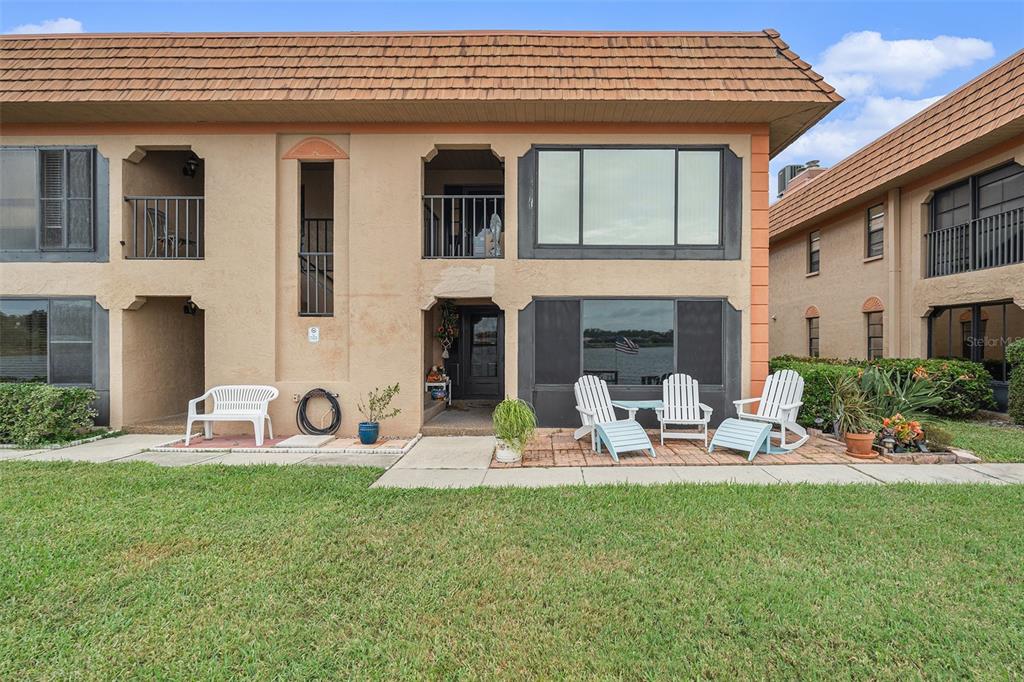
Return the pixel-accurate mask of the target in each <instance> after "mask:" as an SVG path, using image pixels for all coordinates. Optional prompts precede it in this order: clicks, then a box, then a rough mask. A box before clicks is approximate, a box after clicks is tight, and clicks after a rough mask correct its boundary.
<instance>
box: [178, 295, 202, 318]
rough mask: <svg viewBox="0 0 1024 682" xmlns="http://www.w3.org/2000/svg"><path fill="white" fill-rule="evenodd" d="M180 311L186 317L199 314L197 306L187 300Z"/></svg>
mask: <svg viewBox="0 0 1024 682" xmlns="http://www.w3.org/2000/svg"><path fill="white" fill-rule="evenodd" d="M181 311H182V312H183V313H185V314H186V315H195V314H196V313H198V312H199V306H197V305H196V304H195V303H193V302H192V300H191V299H189V300H188V301H185V305H183V306H182V308H181Z"/></svg>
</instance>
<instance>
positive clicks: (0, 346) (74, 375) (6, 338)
mask: <svg viewBox="0 0 1024 682" xmlns="http://www.w3.org/2000/svg"><path fill="white" fill-rule="evenodd" d="M93 306H94V302H93V300H92V299H73V298H53V299H46V298H43V299H23V298H12V299H2V300H0V381H5V382H45V383H51V384H58V385H70V386H91V385H92V384H93V381H94V378H93V344H94V342H95V330H94V324H93Z"/></svg>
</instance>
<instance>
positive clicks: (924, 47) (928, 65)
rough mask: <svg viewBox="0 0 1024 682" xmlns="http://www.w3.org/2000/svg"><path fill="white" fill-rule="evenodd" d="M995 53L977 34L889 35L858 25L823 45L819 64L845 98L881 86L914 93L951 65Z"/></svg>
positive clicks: (966, 63)
mask: <svg viewBox="0 0 1024 682" xmlns="http://www.w3.org/2000/svg"><path fill="white" fill-rule="evenodd" d="M993 55H995V48H994V47H993V46H992V43H990V42H988V41H985V40H981V39H979V38H957V37H954V36H936V37H935V38H931V39H927V40H886V39H885V38H883V37H882V34H881V33H879V32H877V31H860V32H857V33H847V34H846V35H845V36H843V38H842V40H840V41H839V42H838V43H836V44H835V45H832V46H831V47H829V48H828V49H827V50H825V53H824V55H823V58H822V60H821V61H820V62H819V63H818V65H817V67H818V68H817V70H818V71H819V72H820V73H821V74H822V75H824V76H825V80H827V81H828V82H829V83H831V84H832V85H833V86H835V88H836V90H838V91H839V93H840V94H841V95H843V96H844V97H847V98H849V97H851V96H857V95H862V94H866V93H868V92H872V91H874V92H877V91H879V90H889V91H893V92H904V93H909V94H915V95H916V94H918V93H920V92H921V90H922V89H924V87H925V85H927V83H928V82H929V81H930V80H932V79H934V78H937V77H938V76H941V75H942V74H944V73H946V72H947V71H950V70H952V69H957V68H962V67H965V66H970V65H971V64H973V63H974V62H976V61H978V60H980V59H988V58H990V57H992V56H993Z"/></svg>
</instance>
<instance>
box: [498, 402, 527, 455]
mask: <svg viewBox="0 0 1024 682" xmlns="http://www.w3.org/2000/svg"><path fill="white" fill-rule="evenodd" d="M492 420H493V421H494V435H495V436H497V438H498V448H497V451H496V452H495V458H496V459H497V460H498V461H499V462H505V463H511V462H518V461H519V460H520V459H522V457H523V450H525V449H526V445H527V443H529V442H530V439H531V438H533V432H534V431H535V430H536V429H537V415H535V414H534V413H533V408H532V407H530V405H529V403H527V402H526V401H524V400H519V399H516V398H505V399H504V400H502V401H501V402H500V403H498V406H497V407H495V408H494V415H493V417H492Z"/></svg>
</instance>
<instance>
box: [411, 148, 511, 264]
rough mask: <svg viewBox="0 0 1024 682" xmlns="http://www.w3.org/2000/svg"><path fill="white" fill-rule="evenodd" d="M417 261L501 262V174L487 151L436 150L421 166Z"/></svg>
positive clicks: (499, 163)
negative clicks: (420, 245)
mask: <svg viewBox="0 0 1024 682" xmlns="http://www.w3.org/2000/svg"><path fill="white" fill-rule="evenodd" d="M423 189H424V191H423V257H424V258H502V257H503V255H502V254H503V253H504V249H503V244H504V233H505V171H504V164H503V163H502V161H501V160H500V159H499V158H498V157H496V156H495V155H494V153H493V152H492V151H491V150H490V149H441V150H439V151H437V153H436V154H435V155H434V156H433V157H432V158H430V159H429V160H427V161H425V162H424V165H423Z"/></svg>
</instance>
